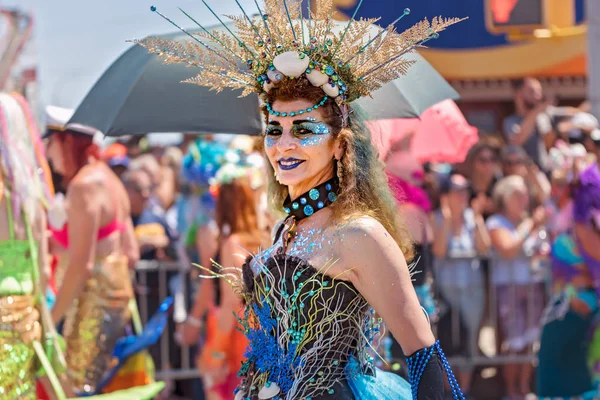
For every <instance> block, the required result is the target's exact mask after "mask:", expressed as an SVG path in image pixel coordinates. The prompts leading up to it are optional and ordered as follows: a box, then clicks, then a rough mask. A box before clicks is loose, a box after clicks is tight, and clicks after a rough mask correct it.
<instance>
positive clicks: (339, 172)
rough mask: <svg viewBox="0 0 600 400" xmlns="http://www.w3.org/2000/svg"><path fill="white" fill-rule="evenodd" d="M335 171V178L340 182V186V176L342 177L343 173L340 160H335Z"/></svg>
mask: <svg viewBox="0 0 600 400" xmlns="http://www.w3.org/2000/svg"><path fill="white" fill-rule="evenodd" d="M335 169H336V173H337V178H338V181H339V184H340V188H341V187H342V178H343V175H344V174H343V173H342V162H341V161H340V160H336V167H335Z"/></svg>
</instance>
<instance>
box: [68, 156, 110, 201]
mask: <svg viewBox="0 0 600 400" xmlns="http://www.w3.org/2000/svg"><path fill="white" fill-rule="evenodd" d="M106 178H107V177H106V175H105V174H103V173H102V172H101V171H98V170H97V169H96V168H89V167H88V166H86V167H84V168H83V169H82V170H81V171H80V173H78V174H77V176H76V177H75V178H74V179H73V180H72V181H71V182H70V183H69V189H68V191H67V198H68V200H69V203H71V204H76V205H77V206H76V207H81V206H82V205H83V206H85V208H86V209H95V208H97V207H100V206H101V204H100V203H101V196H98V195H99V194H101V193H102V190H103V188H104V187H105V186H106V184H107V179H106Z"/></svg>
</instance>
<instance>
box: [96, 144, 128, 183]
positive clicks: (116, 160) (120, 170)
mask: <svg viewBox="0 0 600 400" xmlns="http://www.w3.org/2000/svg"><path fill="white" fill-rule="evenodd" d="M102 159H103V160H104V162H106V164H108V166H109V167H110V169H112V171H113V172H114V173H115V175H117V176H118V177H119V178H120V177H121V176H122V175H123V174H124V173H125V171H127V169H128V168H129V161H130V160H129V157H128V156H127V147H125V146H124V145H122V144H121V143H113V144H111V145H110V146H108V147H107V148H106V149H105V150H104V152H103V153H102Z"/></svg>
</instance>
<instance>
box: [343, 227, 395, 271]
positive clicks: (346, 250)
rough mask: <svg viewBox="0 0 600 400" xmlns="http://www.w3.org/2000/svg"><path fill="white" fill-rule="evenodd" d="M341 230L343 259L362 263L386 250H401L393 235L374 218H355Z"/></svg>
mask: <svg viewBox="0 0 600 400" xmlns="http://www.w3.org/2000/svg"><path fill="white" fill-rule="evenodd" d="M339 229H340V230H339V239H340V240H339V249H340V250H341V254H340V256H341V257H342V258H345V259H349V260H354V261H360V260H364V259H368V258H369V257H371V255H372V254H374V253H380V252H382V251H384V250H386V249H390V248H391V249H394V248H396V249H398V250H399V248H398V245H397V244H396V241H395V240H394V238H393V237H392V235H390V234H389V232H388V231H387V229H385V227H384V226H383V225H382V224H381V222H379V221H378V220H376V219H375V218H373V217H370V216H361V217H357V218H354V219H352V220H350V221H348V222H346V223H344V224H342V225H341V226H340V228H339Z"/></svg>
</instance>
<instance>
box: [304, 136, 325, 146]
mask: <svg viewBox="0 0 600 400" xmlns="http://www.w3.org/2000/svg"><path fill="white" fill-rule="evenodd" d="M328 139H329V136H326V135H320V134H315V135H312V136H310V137H306V138H303V139H301V140H300V146H302V147H310V146H317V145H320V144H323V143H325V142H326V141H327V140H328Z"/></svg>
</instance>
